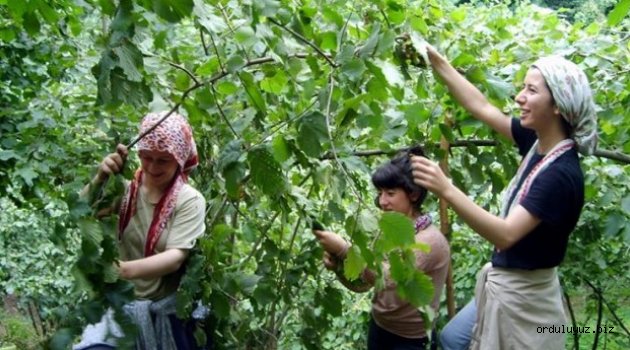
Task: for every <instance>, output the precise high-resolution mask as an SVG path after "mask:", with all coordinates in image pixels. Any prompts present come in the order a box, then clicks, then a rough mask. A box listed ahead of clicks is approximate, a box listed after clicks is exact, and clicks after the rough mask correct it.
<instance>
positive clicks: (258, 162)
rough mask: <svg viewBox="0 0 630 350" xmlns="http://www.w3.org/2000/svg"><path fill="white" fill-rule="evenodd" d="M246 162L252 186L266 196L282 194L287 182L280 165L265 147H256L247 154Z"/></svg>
mask: <svg viewBox="0 0 630 350" xmlns="http://www.w3.org/2000/svg"><path fill="white" fill-rule="evenodd" d="M247 161H248V162H249V168H250V171H251V177H252V181H253V182H254V184H255V185H256V186H257V187H258V188H260V190H261V191H262V192H263V193H265V194H266V195H268V196H274V195H276V194H279V193H282V192H284V191H285V189H286V184H287V180H286V179H285V177H284V174H283V173H282V168H281V167H280V163H278V162H277V161H276V159H275V158H274V157H273V155H272V154H271V152H270V151H269V149H268V148H267V147H257V148H254V149H252V150H250V151H249V152H248V153H247Z"/></svg>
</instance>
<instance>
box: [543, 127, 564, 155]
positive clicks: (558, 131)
mask: <svg viewBox="0 0 630 350" xmlns="http://www.w3.org/2000/svg"><path fill="white" fill-rule="evenodd" d="M556 126H557V127H552V128H549V129H545V130H539V131H536V135H537V136H538V149H537V151H538V153H540V154H547V153H548V152H549V151H550V150H551V149H552V148H553V147H554V146H555V145H557V144H558V142H560V141H562V140H564V139H566V138H567V136H566V135H565V133H564V131H563V130H562V126H561V125H556Z"/></svg>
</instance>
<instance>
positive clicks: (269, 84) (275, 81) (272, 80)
mask: <svg viewBox="0 0 630 350" xmlns="http://www.w3.org/2000/svg"><path fill="white" fill-rule="evenodd" d="M288 81H289V79H288V78H287V76H286V75H285V74H284V72H283V71H278V72H276V74H275V75H273V76H272V77H267V78H265V79H263V80H262V81H261V82H260V88H261V89H262V90H263V91H266V92H270V93H272V94H276V95H280V94H281V93H282V91H283V90H284V87H285V86H286V85H287V82H288Z"/></svg>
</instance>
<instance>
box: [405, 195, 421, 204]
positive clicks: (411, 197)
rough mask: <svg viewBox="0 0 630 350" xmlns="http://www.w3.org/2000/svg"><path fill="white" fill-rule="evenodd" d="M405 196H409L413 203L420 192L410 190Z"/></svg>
mask: <svg viewBox="0 0 630 350" xmlns="http://www.w3.org/2000/svg"><path fill="white" fill-rule="evenodd" d="M407 197H409V200H410V201H411V202H412V203H414V202H415V201H417V200H418V198H420V193H418V192H412V193H410V194H408V195H407Z"/></svg>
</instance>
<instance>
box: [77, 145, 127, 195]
mask: <svg viewBox="0 0 630 350" xmlns="http://www.w3.org/2000/svg"><path fill="white" fill-rule="evenodd" d="M128 154H129V152H128V150H127V147H125V145H122V144H119V145H118V146H117V147H116V152H114V153H110V154H108V155H107V156H105V158H103V160H102V161H101V164H100V165H99V167H98V171H97V172H96V175H94V178H93V179H92V180H91V181H90V182H89V183H88V184H87V185H85V187H83V190H81V193H80V195H81V196H82V197H83V196H86V195H88V194H89V193H90V191H91V190H92V189H93V188H95V187H98V186H100V185H102V184H103V182H105V180H106V179H107V178H108V177H109V176H111V175H116V174H118V173H120V172H121V171H122V170H123V166H124V165H125V161H126V160H127V156H128Z"/></svg>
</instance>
